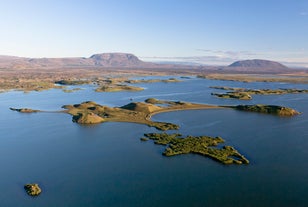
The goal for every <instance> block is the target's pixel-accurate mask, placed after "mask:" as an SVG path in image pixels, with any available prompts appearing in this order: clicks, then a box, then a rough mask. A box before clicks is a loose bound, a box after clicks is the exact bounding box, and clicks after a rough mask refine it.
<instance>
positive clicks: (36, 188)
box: [24, 183, 42, 196]
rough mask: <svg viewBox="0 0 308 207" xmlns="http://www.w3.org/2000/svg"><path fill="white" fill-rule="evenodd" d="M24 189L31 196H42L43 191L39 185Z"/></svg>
mask: <svg viewBox="0 0 308 207" xmlns="http://www.w3.org/2000/svg"><path fill="white" fill-rule="evenodd" d="M24 189H25V190H26V192H27V193H28V195H29V196H38V195H39V194H41V192H42V190H41V188H40V187H39V185H38V184H37V183H31V184H26V185H24Z"/></svg>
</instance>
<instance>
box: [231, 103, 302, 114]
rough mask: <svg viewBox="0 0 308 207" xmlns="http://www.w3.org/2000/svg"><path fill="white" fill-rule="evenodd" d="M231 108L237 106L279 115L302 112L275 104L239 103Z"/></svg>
mask: <svg viewBox="0 0 308 207" xmlns="http://www.w3.org/2000/svg"><path fill="white" fill-rule="evenodd" d="M231 108H235V109H237V110H241V111H251V112H257V113H264V114H273V115H278V116H295V115H298V114H300V113H299V112H298V111H296V110H294V109H291V108H287V107H283V106H275V105H262V104H257V105H238V106H231Z"/></svg>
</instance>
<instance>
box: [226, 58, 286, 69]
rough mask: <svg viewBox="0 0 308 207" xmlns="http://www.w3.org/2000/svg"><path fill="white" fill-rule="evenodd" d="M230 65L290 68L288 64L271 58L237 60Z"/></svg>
mask: <svg viewBox="0 0 308 207" xmlns="http://www.w3.org/2000/svg"><path fill="white" fill-rule="evenodd" d="M228 67H250V68H251V67H253V68H272V69H288V67H287V66H284V65H282V64H281V63H278V62H275V61H270V60H260V59H253V60H241V61H236V62H234V63H232V64H231V65H229V66H228Z"/></svg>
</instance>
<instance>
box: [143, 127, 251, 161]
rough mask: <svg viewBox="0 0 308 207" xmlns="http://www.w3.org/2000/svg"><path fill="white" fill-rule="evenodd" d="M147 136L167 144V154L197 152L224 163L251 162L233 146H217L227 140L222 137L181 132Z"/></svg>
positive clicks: (159, 142) (164, 153) (146, 136)
mask: <svg viewBox="0 0 308 207" xmlns="http://www.w3.org/2000/svg"><path fill="white" fill-rule="evenodd" d="M144 136H145V138H148V139H151V140H154V143H155V144H159V145H166V146H167V148H166V149H165V151H164V152H163V155H165V156H174V155H180V154H188V153H195V154H200V155H204V156H207V157H210V158H212V159H214V160H216V161H219V162H221V163H223V164H249V161H248V160H247V159H246V158H245V157H244V156H243V155H241V154H240V153H239V152H238V151H237V150H235V149H234V148H233V147H231V146H223V147H222V148H217V147H216V146H217V145H218V144H220V143H224V142H225V141H224V140H223V139H222V138H221V137H209V136H196V137H195V136H187V137H185V138H183V137H181V136H182V135H181V134H167V133H149V134H144Z"/></svg>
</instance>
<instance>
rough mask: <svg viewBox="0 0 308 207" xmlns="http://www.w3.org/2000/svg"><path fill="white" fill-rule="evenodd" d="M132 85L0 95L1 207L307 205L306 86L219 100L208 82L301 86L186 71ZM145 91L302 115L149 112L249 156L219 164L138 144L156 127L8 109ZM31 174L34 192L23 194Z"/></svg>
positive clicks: (124, 99) (136, 96) (116, 99)
mask: <svg viewBox="0 0 308 207" xmlns="http://www.w3.org/2000/svg"><path fill="white" fill-rule="evenodd" d="M136 85H138V86H142V87H146V90H144V91H141V92H117V93H96V92H94V91H93V89H94V87H93V86H82V88H83V90H81V91H76V92H74V93H64V92H62V91H61V90H49V91H44V92H31V93H27V94H25V93H22V92H9V93H3V94H0V106H1V107H0V109H1V110H0V111H1V116H0V123H1V124H0V138H1V139H0V146H1V148H0V149H1V150H0V163H1V170H0V177H1V183H2V185H1V186H0V190H1V194H0V201H1V206H8V207H10V206H44V207H46V206H47V207H48V206H74V207H76V206H111V207H112V206H211V207H212V206H226V207H227V206H252V207H253V206H272V207H273V206H279V207H280V206H307V205H308V198H307V196H306V189H307V188H308V176H307V175H308V163H307V158H308V151H307V149H308V140H307V138H308V130H307V124H308V108H307V105H308V94H289V95H280V96H277V95H269V96H254V98H253V100H251V101H240V100H231V99H219V98H216V97H214V96H211V95H210V94H211V92H223V91H220V90H215V89H211V88H209V86H232V87H247V88H304V89H307V88H308V86H307V85H299V84H296V85H292V84H279V83H240V82H233V81H214V80H204V79H185V80H183V82H180V83H148V84H136ZM149 97H154V98H158V99H165V100H182V101H190V102H197V103H207V104H219V105H231V104H232V105H236V104H255V103H262V104H276V105H284V106H288V107H293V108H295V109H297V110H298V111H301V112H303V114H301V115H299V116H296V117H292V118H282V117H276V116H272V115H264V114H256V113H249V112H241V111H234V110H231V109H214V110H191V111H177V112H168V113H162V114H157V115H155V116H154V117H153V119H154V120H159V121H167V122H172V123H176V124H179V125H180V130H179V132H180V133H182V134H183V135H189V134H191V135H196V136H197V135H210V136H221V137H223V138H224V139H225V140H226V143H225V144H226V145H231V146H234V147H235V148H236V149H238V151H239V152H240V153H242V154H244V155H245V156H246V157H247V158H248V159H249V160H250V162H251V163H250V164H249V165H247V166H246V165H242V166H237V165H235V166H225V165H222V164H220V163H218V162H215V161H213V160H211V159H208V158H206V157H202V156H199V155H180V156H175V157H168V158H167V157H163V156H162V155H161V153H162V152H163V150H164V147H163V146H157V145H154V144H153V143H152V142H151V141H148V142H141V141H140V139H139V138H140V137H141V136H142V135H143V134H144V133H149V132H156V131H157V130H155V129H153V128H149V127H147V126H144V125H140V124H132V123H104V124H99V125H93V126H81V125H78V124H76V123H73V122H71V117H70V116H69V115H67V114H61V113H35V114H21V113H17V112H14V111H10V110H9V109H8V108H9V107H16V108H18V107H29V108H34V109H42V110H49V111H53V110H60V109H61V106H62V105H64V104H73V103H80V102H83V101H87V100H93V101H96V102H97V103H99V104H103V105H109V106H121V105H124V104H127V103H128V102H130V100H129V99H131V98H132V99H133V101H143V100H145V99H146V98H149ZM28 182H37V183H39V184H40V186H41V187H42V188H43V193H42V194H41V195H40V196H39V197H36V198H32V197H29V196H27V195H26V193H25V191H24V190H23V185H24V184H25V183H28Z"/></svg>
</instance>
